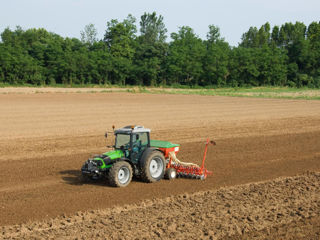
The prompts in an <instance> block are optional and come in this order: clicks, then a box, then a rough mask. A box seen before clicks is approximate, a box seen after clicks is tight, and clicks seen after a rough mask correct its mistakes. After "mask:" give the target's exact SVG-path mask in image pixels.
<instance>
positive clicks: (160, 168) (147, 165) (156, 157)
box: [141, 151, 166, 183]
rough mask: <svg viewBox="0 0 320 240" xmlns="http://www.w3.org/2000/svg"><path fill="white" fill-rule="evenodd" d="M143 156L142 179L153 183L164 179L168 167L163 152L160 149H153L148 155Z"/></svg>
mask: <svg viewBox="0 0 320 240" xmlns="http://www.w3.org/2000/svg"><path fill="white" fill-rule="evenodd" d="M143 158H144V159H142V162H143V163H144V164H143V166H142V171H141V178H142V180H143V181H145V182H150V183H151V182H157V181H159V180H160V179H162V178H163V175H164V172H165V168H166V164H165V159H164V156H163V154H162V153H161V152H159V151H152V152H150V153H149V154H148V155H146V156H143Z"/></svg>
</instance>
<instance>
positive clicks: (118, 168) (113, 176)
mask: <svg viewBox="0 0 320 240" xmlns="http://www.w3.org/2000/svg"><path fill="white" fill-rule="evenodd" d="M131 179H132V167H131V165H130V164H129V163H128V162H126V161H118V162H116V163H114V164H113V165H112V167H111V168H110V169H109V172H108V180H109V184H110V185H111V186H113V187H126V186H128V184H129V183H130V182H131Z"/></svg>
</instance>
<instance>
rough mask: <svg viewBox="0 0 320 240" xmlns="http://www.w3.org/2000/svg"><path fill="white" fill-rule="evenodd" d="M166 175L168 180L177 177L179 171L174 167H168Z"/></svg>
mask: <svg viewBox="0 0 320 240" xmlns="http://www.w3.org/2000/svg"><path fill="white" fill-rule="evenodd" d="M164 177H165V178H166V179H168V180H172V179H175V178H176V177H177V171H176V170H175V169H174V168H168V169H167V170H166V173H165V175H164Z"/></svg>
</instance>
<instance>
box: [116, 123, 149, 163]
mask: <svg viewBox="0 0 320 240" xmlns="http://www.w3.org/2000/svg"><path fill="white" fill-rule="evenodd" d="M150 132H151V130H150V129H148V128H144V127H143V126H126V127H123V128H119V129H117V130H115V131H114V134H115V145H114V148H115V149H116V150H122V151H123V153H124V156H125V157H126V158H128V159H130V160H131V161H132V162H133V163H137V162H138V160H139V159H140V157H141V155H142V153H143V152H144V150H145V149H146V148H149V147H150Z"/></svg>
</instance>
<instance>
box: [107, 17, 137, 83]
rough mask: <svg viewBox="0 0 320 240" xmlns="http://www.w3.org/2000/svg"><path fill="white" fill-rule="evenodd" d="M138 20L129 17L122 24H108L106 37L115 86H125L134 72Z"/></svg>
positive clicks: (111, 75) (112, 22)
mask: <svg viewBox="0 0 320 240" xmlns="http://www.w3.org/2000/svg"><path fill="white" fill-rule="evenodd" d="M135 21H136V19H135V18H134V17H132V16H131V15H129V16H128V17H127V18H126V19H125V20H123V21H122V22H118V21H117V20H115V19H113V20H111V21H110V22H108V23H107V26H108V28H107V30H106V33H105V36H104V41H105V42H106V44H107V46H108V49H109V51H110V53H111V62H112V68H111V71H110V73H109V79H110V80H111V83H113V84H121V85H125V84H126V80H127V79H128V77H129V76H130V72H131V71H132V60H133V56H134V53H135V38H136V36H135V34H136V31H137V28H136V26H135Z"/></svg>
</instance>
